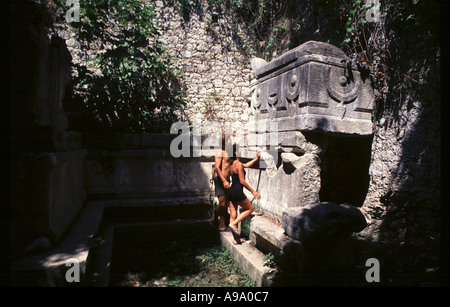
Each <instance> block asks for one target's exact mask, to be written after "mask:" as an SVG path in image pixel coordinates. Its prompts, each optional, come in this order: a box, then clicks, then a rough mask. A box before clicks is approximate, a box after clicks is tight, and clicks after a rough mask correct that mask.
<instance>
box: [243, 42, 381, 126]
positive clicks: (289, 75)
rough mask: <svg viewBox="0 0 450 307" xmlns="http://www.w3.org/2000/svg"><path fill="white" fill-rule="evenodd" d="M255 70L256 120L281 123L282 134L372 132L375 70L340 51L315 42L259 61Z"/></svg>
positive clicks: (254, 64)
mask: <svg viewBox="0 0 450 307" xmlns="http://www.w3.org/2000/svg"><path fill="white" fill-rule="evenodd" d="M252 68H253V70H254V72H255V74H256V77H257V80H256V85H255V86H254V87H253V94H252V97H251V105H252V108H253V110H254V116H255V119H256V121H257V122H261V121H263V122H264V121H267V120H268V121H269V122H270V123H272V124H273V123H277V124H278V131H292V130H297V131H319V132H323V133H333V134H334V133H337V134H356V135H370V134H372V122H371V115H372V109H373V102H374V94H373V88H372V83H371V72H370V70H369V69H368V68H365V67H362V66H361V65H359V64H354V63H352V62H351V60H350V58H348V57H347V56H346V55H345V54H344V53H343V52H342V51H341V50H340V49H338V48H336V47H334V46H332V45H329V44H326V43H321V42H314V41H310V42H307V43H305V44H303V45H301V46H299V47H297V48H295V49H293V50H291V51H289V52H287V53H285V54H283V55H282V56H280V57H279V58H277V59H275V60H273V61H271V62H270V63H265V64H264V62H263V60H261V59H254V60H253V61H252Z"/></svg>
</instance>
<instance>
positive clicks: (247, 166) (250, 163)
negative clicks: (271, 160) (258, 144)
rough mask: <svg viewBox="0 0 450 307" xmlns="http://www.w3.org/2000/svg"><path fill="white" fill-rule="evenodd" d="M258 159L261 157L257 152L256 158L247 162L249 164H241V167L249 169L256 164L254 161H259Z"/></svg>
mask: <svg viewBox="0 0 450 307" xmlns="http://www.w3.org/2000/svg"><path fill="white" fill-rule="evenodd" d="M259 157H261V153H260V152H259V151H258V152H257V153H256V158H254V159H253V160H251V161H249V162H247V163H245V164H243V166H244V167H245V168H249V167H251V166H252V165H253V164H255V163H256V161H258V160H259Z"/></svg>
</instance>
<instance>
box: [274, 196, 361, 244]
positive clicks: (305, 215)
mask: <svg viewBox="0 0 450 307" xmlns="http://www.w3.org/2000/svg"><path fill="white" fill-rule="evenodd" d="M366 226H367V223H366V219H365V217H364V215H363V214H362V213H361V211H359V209H358V208H356V207H354V206H352V205H349V204H340V205H339V204H335V203H331V202H322V203H317V204H313V205H307V206H304V207H291V208H287V209H286V210H285V211H284V213H283V216H282V227H283V229H284V231H285V232H286V234H287V235H288V236H290V237H292V238H294V239H297V240H300V241H305V240H309V239H311V238H332V237H338V236H340V235H345V234H351V233H353V232H359V231H361V230H363V229H364V228H365V227H366Z"/></svg>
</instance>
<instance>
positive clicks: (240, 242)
mask: <svg viewBox="0 0 450 307" xmlns="http://www.w3.org/2000/svg"><path fill="white" fill-rule="evenodd" d="M242 243H245V239H244V238H239V241H236V240H234V241H233V244H234V245H237V244H242Z"/></svg>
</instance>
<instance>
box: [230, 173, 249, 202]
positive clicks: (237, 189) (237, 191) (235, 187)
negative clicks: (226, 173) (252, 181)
mask: <svg viewBox="0 0 450 307" xmlns="http://www.w3.org/2000/svg"><path fill="white" fill-rule="evenodd" d="M244 176H245V170H244ZM231 180H232V181H231V182H232V184H231V187H230V188H229V189H228V199H229V200H230V201H232V202H240V201H243V200H244V199H246V198H247V196H245V194H244V186H243V185H242V184H241V181H240V180H239V174H231Z"/></svg>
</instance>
